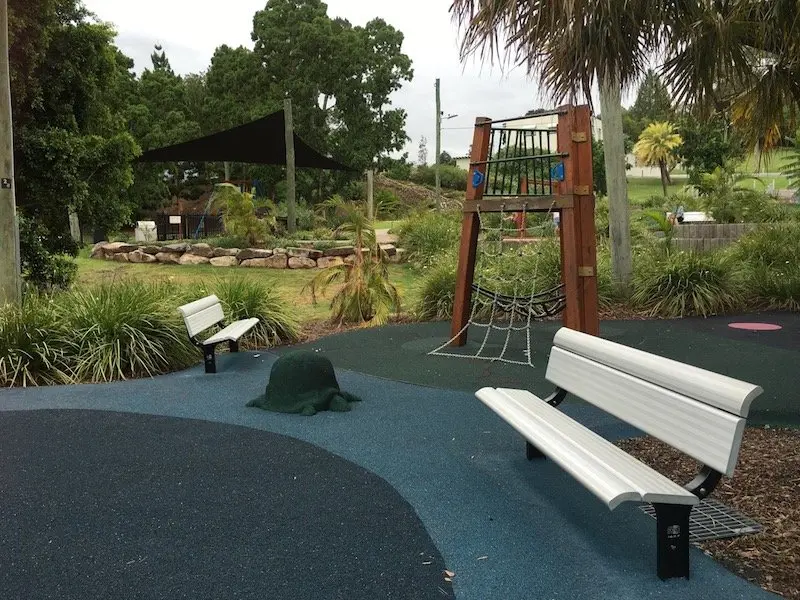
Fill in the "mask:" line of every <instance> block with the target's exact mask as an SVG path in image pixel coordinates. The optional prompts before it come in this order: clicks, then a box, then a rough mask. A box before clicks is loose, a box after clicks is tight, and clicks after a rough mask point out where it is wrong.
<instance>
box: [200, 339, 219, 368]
mask: <svg viewBox="0 0 800 600" xmlns="http://www.w3.org/2000/svg"><path fill="white" fill-rule="evenodd" d="M203 358H204V359H205V363H206V373H216V372H217V361H216V358H215V357H214V346H212V345H209V346H203Z"/></svg>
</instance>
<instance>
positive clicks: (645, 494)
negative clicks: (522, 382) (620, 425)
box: [476, 388, 699, 510]
mask: <svg viewBox="0 0 800 600" xmlns="http://www.w3.org/2000/svg"><path fill="white" fill-rule="evenodd" d="M476 396H477V397H478V398H479V399H480V400H481V401H482V402H484V404H486V405H487V406H489V408H491V409H492V410H494V411H495V412H496V413H497V414H498V415H500V416H501V417H502V418H503V419H504V420H506V421H507V422H508V423H509V424H510V425H511V426H512V427H514V429H516V430H517V431H518V432H519V433H520V434H522V436H523V437H525V438H526V439H527V440H528V441H529V442H531V443H532V444H534V445H535V446H536V447H537V448H538V449H540V450H541V451H542V452H543V453H544V454H546V455H547V456H549V457H550V458H551V459H552V460H553V461H554V462H556V463H557V464H558V465H560V466H561V467H562V468H563V469H564V470H566V471H567V472H568V473H570V474H571V475H572V476H573V477H575V478H576V479H577V480H578V481H580V482H581V483H582V484H583V485H584V486H585V487H586V488H587V489H588V490H589V491H591V492H592V493H593V494H594V495H595V496H597V497H598V498H599V499H600V500H602V501H603V502H604V503H605V504H606V505H607V506H608V507H609V508H610V509H611V510H613V509H614V508H616V507H617V506H618V505H619V504H621V503H622V502H626V501H644V502H669V503H672V504H685V505H693V504H697V502H698V501H699V500H698V498H697V497H696V496H695V495H694V494H692V493H690V492H689V491H688V490H685V489H684V488H682V487H681V486H679V485H678V484H676V483H675V482H673V481H671V480H670V479H668V478H666V477H664V476H663V475H661V474H660V473H658V472H657V471H655V470H653V469H651V468H650V467H648V466H647V465H645V464H644V463H642V462H640V461H638V460H637V459H635V458H633V457H632V456H630V455H629V454H627V453H626V452H625V451H623V450H621V449H620V448H618V447H616V446H615V445H614V444H612V443H611V442H609V441H608V440H606V439H604V438H603V437H601V436H599V435H597V434H596V433H594V432H593V431H591V430H590V429H588V428H586V427H584V426H583V425H581V424H580V423H578V422H576V421H574V420H572V419H571V418H570V417H568V416H567V415H565V414H564V413H562V412H561V411H560V410H558V409H557V408H554V407H552V406H550V405H549V404H547V403H546V402H544V401H542V400H540V399H539V398H537V397H536V396H534V395H533V394H531V393H530V392H528V391H526V390H514V389H504V388H499V389H494V388H483V389H481V390H479V391H478V392H476Z"/></svg>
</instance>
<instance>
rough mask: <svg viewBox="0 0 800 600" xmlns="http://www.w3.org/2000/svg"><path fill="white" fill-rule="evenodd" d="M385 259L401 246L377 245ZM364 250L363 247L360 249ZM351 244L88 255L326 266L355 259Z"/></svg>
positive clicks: (105, 247)
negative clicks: (323, 248) (326, 246)
mask: <svg viewBox="0 0 800 600" xmlns="http://www.w3.org/2000/svg"><path fill="white" fill-rule="evenodd" d="M380 246H381V249H382V250H383V251H384V252H385V253H386V255H387V257H388V259H389V262H395V263H396V262H400V261H401V260H402V257H403V250H402V248H395V247H394V246H393V245H392V244H380ZM362 251H366V249H362ZM355 254H356V250H355V248H354V247H353V246H339V247H336V248H329V249H327V250H315V249H314V248H273V249H272V250H267V249H264V248H242V249H239V248H214V247H212V246H209V245H208V244H205V243H197V244H187V243H177V244H166V245H155V244H128V243H126V242H98V243H97V244H95V245H94V246H93V247H92V254H91V258H101V259H105V260H114V261H117V262H131V263H161V264H171V265H204V264H210V265H212V266H214V267H250V268H267V269H327V268H330V267H335V266H338V265H342V264H345V263H352V262H353V261H354V260H355Z"/></svg>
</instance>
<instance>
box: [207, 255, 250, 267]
mask: <svg viewBox="0 0 800 600" xmlns="http://www.w3.org/2000/svg"><path fill="white" fill-rule="evenodd" d="M253 260H258V259H253ZM209 262H210V263H211V264H212V265H214V266H215V267H235V266H236V265H238V264H239V261H238V260H236V257H235V256H215V257H214V258H212V259H210V261H209Z"/></svg>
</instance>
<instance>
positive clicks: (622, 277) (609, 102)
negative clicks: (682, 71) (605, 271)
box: [600, 77, 633, 291]
mask: <svg viewBox="0 0 800 600" xmlns="http://www.w3.org/2000/svg"><path fill="white" fill-rule="evenodd" d="M600 113H601V117H602V120H603V150H604V154H605V166H606V181H607V184H608V220H609V227H608V233H609V239H610V242H611V271H612V277H613V279H614V283H615V284H616V285H617V286H618V287H619V288H620V289H621V290H622V291H624V290H627V288H628V286H629V284H630V281H631V275H632V273H633V263H632V258H631V228H630V211H629V207H628V182H627V181H626V180H625V142H624V134H623V132H622V99H621V89H620V84H619V79H618V78H617V77H609V78H607V79H604V80H602V81H601V82H600Z"/></svg>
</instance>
